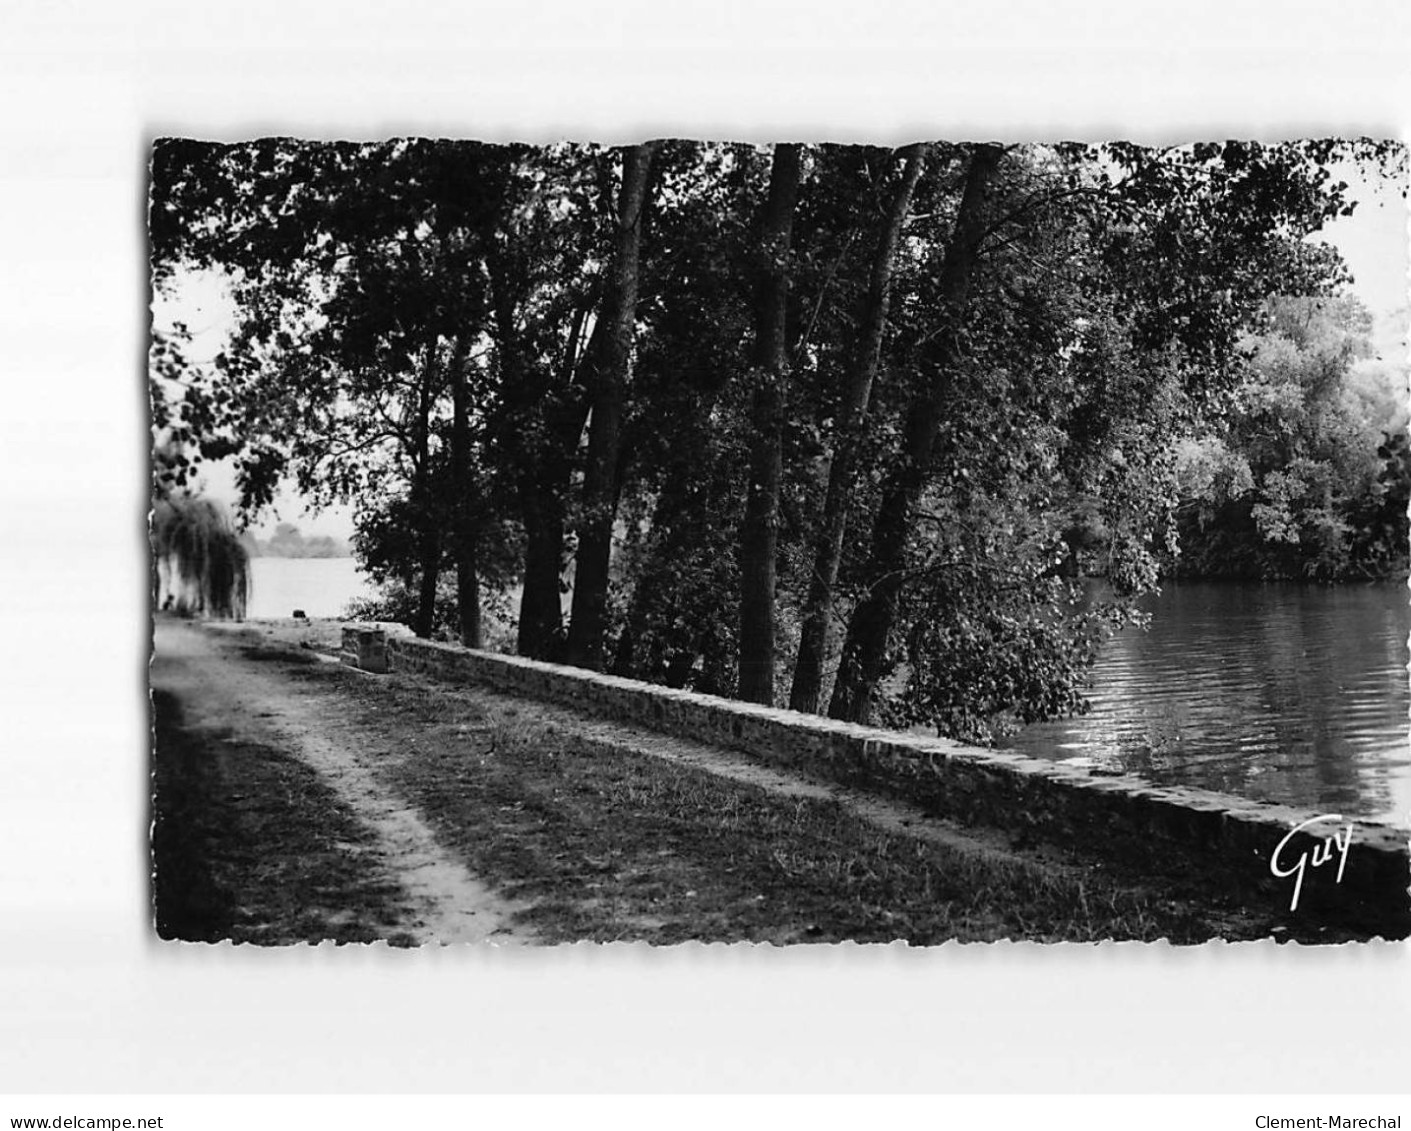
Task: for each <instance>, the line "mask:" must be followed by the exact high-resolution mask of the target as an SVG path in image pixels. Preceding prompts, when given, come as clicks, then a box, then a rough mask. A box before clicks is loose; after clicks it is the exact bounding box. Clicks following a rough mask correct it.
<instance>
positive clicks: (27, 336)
mask: <svg viewBox="0 0 1411 1131" xmlns="http://www.w3.org/2000/svg"><path fill="white" fill-rule="evenodd" d="M1165 7H1166V8H1167V9H1168V13H1169V14H1165V15H1162V16H1159V17H1158V21H1159V22H1155V21H1153V19H1152V17H1151V16H1150V15H1149V14H1144V13H1149V8H1148V7H1145V6H1143V5H1139V4H1133V3H1130V0H1108V2H1106V3H1093V2H1089V3H1085V4H1081V5H1079V4H1072V3H1070V4H1058V3H1054V2H1052V0H1048V2H1043V0H1022V2H1010V3H1002V2H995V3H984V4H978V3H977V4H969V5H945V6H942V5H936V4H934V3H929V2H925V0H917V2H914V3H900V2H895V0H894V2H891V3H887V4H879V3H876V2H873V3H869V4H866V5H863V4H855V3H846V4H844V3H835V4H830V5H821V6H820V5H818V4H802V3H798V4H783V3H768V4H766V3H763V2H761V0H752V2H751V3H748V4H743V3H739V4H726V3H722V2H721V0H714V2H708V3H707V2H702V3H693V4H690V5H683V4H680V3H670V4H668V3H663V2H660V0H631V2H629V3H621V2H619V3H615V4H612V5H605V4H591V3H588V2H586V0H576V2H575V0H552V2H545V0H539V2H531V3H524V2H520V3H517V4H515V5H495V6H494V8H495V10H494V11H481V10H476V9H475V8H474V7H471V6H463V5H451V4H445V3H441V2H434V3H433V2H431V0H425V2H423V3H418V4H398V5H388V4H373V3H367V4H353V5H349V4H346V3H340V4H335V3H332V2H329V3H319V4H315V5H298V4H295V3H292V2H291V0H280V2H278V3H273V2H270V0H257V2H254V3H250V2H247V3H243V4H240V5H194V4H189V3H180V4H178V3H175V2H174V0H160V2H155V0H154V2H151V3H146V4H137V3H112V2H109V3H96V2H95V3H86V4H78V5H68V6H61V5H45V6H41V5H33V4H24V5H21V7H20V11H19V12H18V13H15V12H14V11H9V12H7V15H6V25H7V27H6V32H5V43H4V45H3V46H0V52H8V54H7V55H6V56H5V58H4V65H3V66H0V88H3V90H4V92H5V95H6V97H5V99H4V104H5V110H4V111H3V113H4V115H5V116H4V127H3V128H4V137H3V142H4V145H3V149H0V153H3V155H4V156H3V167H0V216H3V217H4V220H3V223H4V225H5V230H6V244H5V246H3V247H2V248H0V263H3V267H0V281H2V282H0V285H3V292H0V298H3V301H0V326H3V328H4V341H5V347H4V350H5V356H4V359H3V360H4V365H5V367H6V370H7V372H6V378H7V379H6V384H5V389H6V394H7V399H6V403H5V406H4V408H3V410H0V441H3V442H0V459H4V460H5V474H4V476H3V478H0V499H3V502H4V506H3V510H2V511H0V513H3V521H4V535H3V541H0V593H3V594H4V599H5V602H6V604H5V610H6V611H5V618H4V620H5V625H6V629H7V631H6V633H5V635H4V638H3V640H4V642H3V644H0V654H4V655H5V657H6V658H5V668H4V677H3V680H0V704H3V720H2V721H0V722H2V725H0V733H3V740H2V741H3V744H4V746H5V747H6V752H5V757H4V762H3V779H0V781H2V782H3V784H0V838H3V839H0V1003H3V1004H2V1005H0V1094H3V1093H5V1092H12V1091H16V1090H21V1091H78V1090H83V1091H87V1090H108V1091H129V1090H132V1091H145V1092H163V1091H181V1092H200V1091H208V1090H210V1091H219V1090H231V1091H244V1090H250V1091H255V1090H259V1091H265V1090H289V1091H319V1090H357V1091H383V1090H408V1091H452V1090H453V1091H461V1090H482V1089H492V1088H493V1089H510V1090H513V1089H529V1090H553V1091H557V1090H598V1089H613V1090H618V1089H644V1090H665V1089H702V1090H717V1089H718V1090H764V1089H785V1090H793V1089H799V1090H843V1091H846V1090H864V1089H865V1090H889V1091H904V1090H913V1089H925V1090H992V1091H1045V1090H1047V1091H1068V1090H1078V1089H1085V1090H1101V1091H1112V1090H1117V1091H1142V1092H1146V1091H1171V1090H1185V1089H1190V1090H1200V1091H1226V1090H1228V1091H1247V1090H1258V1089H1267V1090H1270V1091H1282V1090H1307V1089H1308V1088H1309V1087H1319V1088H1326V1089H1328V1090H1353V1091H1356V1090H1367V1091H1379V1090H1382V1089H1384V1088H1386V1087H1389V1086H1395V1084H1394V1082H1395V1081H1399V1080H1400V1079H1401V1078H1402V1073H1404V1071H1405V1065H1406V1064H1407V1063H1411V1055H1408V1054H1411V1027H1408V1026H1407V1024H1406V1021H1405V1018H1406V1017H1408V1016H1411V950H1408V948H1406V947H1397V948H1392V947H1381V946H1360V947H1351V948H1324V949H1317V950H1304V951H1298V950H1295V949H1293V948H1282V949H1277V950H1276V949H1273V948H1271V947H1265V946H1259V947H1241V948H1231V947H1227V946H1224V945H1223V944H1215V945H1211V946H1208V947H1203V948H1197V949H1192V950H1171V949H1168V948H1165V947H1141V946H1124V947H1121V948H1112V947H1104V948H1095V947H1049V948H1042V947H1037V946H1020V945H1011V944H1000V945H995V946H973V947H963V948H962V947H956V946H947V947H944V948H937V949H934V950H929V951H923V950H908V949H906V948H904V947H889V948H857V947H849V946H844V947H836V948H828V947H819V948H811V947H810V948H792V949H789V950H787V951H779V950H774V949H771V948H749V947H736V948H723V947H713V948H700V947H683V948H677V949H672V950H663V951H652V950H650V949H648V948H642V947H632V948H628V947H611V948H605V949H604V948H593V947H581V946H580V947H573V948H563V949H559V950H556V951H552V952H548V951H529V952H525V951H514V952H510V951H489V952H484V951H482V952H472V953H450V952H440V951H431V950H428V951H422V952H419V953H414V954H408V953H404V952H398V953H388V952H386V951H384V950H381V949H372V950H368V949H362V948H343V949H341V950H331V949H329V948H322V949H320V950H318V951H313V950H310V949H308V948H299V949H294V950H290V951H286V952H270V951H257V950H254V949H253V948H241V949H238V950H237V949H235V948H230V947H224V948H219V949H207V948H181V947H158V946H156V945H155V944H153V943H152V942H151V941H149V934H148V929H147V926H146V922H145V921H144V918H143V916H142V914H141V913H140V911H139V907H140V904H141V900H142V896H143V893H144V891H145V887H146V880H145V876H144V872H143V869H144V867H145V854H146V837H145V830H144V829H143V828H142V827H141V824H142V823H141V821H139V820H137V819H135V818H134V814H137V813H141V812H143V811H145V807H146V800H145V796H146V783H145V780H144V778H143V765H144V760H145V738H144V726H145V723H144V700H145V673H144V672H143V670H142V666H141V657H142V656H143V654H144V652H145V643H144V641H145V638H146V632H147V628H146V614H147V610H146V600H145V591H146V578H145V572H144V566H143V560H144V559H143V553H144V550H143V545H142V541H141V535H140V522H141V514H142V509H143V506H144V498H145V471H144V468H145V438H144V432H143V426H144V421H143V408H142V403H143V396H144V390H143V386H142V377H141V374H142V365H143V363H142V348H143V347H142V341H143V326H144V318H145V297H144V294H145V270H146V266H145V245H144V242H143V237H142V226H141V225H142V219H143V217H142V210H143V205H142V186H143V178H144V162H145V159H146V153H147V150H148V146H149V143H150V139H151V138H152V137H153V136H156V135H158V134H166V133H183V134H197V135H203V136H212V137H224V138H237V137H247V136H251V135H256V134H264V133H270V132H280V133H297V134H300V135H305V136H324V137H335V136H336V137H344V136H359V137H377V136H385V135H388V134H395V133H420V134H451V135H457V136H476V137H481V138H485V139H489V140H506V139H510V138H523V139H527V140H533V141H546V140H550V139H553V138H558V137H577V138H594V139H599V140H608V141H618V140H627V139H630V138H635V137H645V136H666V135H678V136H682V135H691V136H713V137H730V138H741V139H749V140H760V141H763V140H772V139H775V138H778V137H809V138H813V137H826V138H831V139H838V140H863V139H870V140H878V141H891V142H901V141H904V140H911V139H914V138H917V137H923V136H924V137H1003V138H1015V139H1018V138H1028V137H1034V136H1049V137H1054V136H1062V137H1088V138H1095V139H1096V138H1104V137H1111V136H1119V135H1120V136H1127V137H1133V138H1136V139H1138V140H1146V141H1170V140H1179V139H1185V138H1192V137H1217V136H1222V135H1227V134H1228V135H1240V136H1248V135H1264V136H1275V135H1279V136H1293V135H1308V134H1327V133H1336V134H1347V133H1369V134H1375V135H1387V134H1390V135H1393V136H1395V135H1401V136H1406V131H1407V129H1408V127H1411V94H1408V82H1411V52H1408V51H1406V50H1404V49H1402V50H1401V51H1400V57H1399V58H1398V55H1397V52H1398V48H1399V47H1400V46H1401V45H1405V44H1407V43H1408V18H1409V17H1408V15H1407V13H1406V11H1405V10H1404V8H1405V5H1404V4H1402V3H1400V2H1398V0H1377V2H1375V3H1361V4H1348V5H1343V6H1341V7H1336V8H1334V7H1329V6H1327V5H1325V4H1320V5H1316V6H1315V5H1311V4H1288V3H1274V2H1272V0H1269V2H1263V3H1258V4H1252V3H1244V4H1233V3H1230V2H1229V0H1200V2H1199V3H1181V4H1171V5H1166V6H1165ZM85 553H86V554H87V555H88V556H87V559H86V560H83V555H84V554H85Z"/></svg>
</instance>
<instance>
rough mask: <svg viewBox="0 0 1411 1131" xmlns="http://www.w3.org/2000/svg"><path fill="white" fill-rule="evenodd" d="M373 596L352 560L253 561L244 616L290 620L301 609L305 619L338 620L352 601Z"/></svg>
mask: <svg viewBox="0 0 1411 1131" xmlns="http://www.w3.org/2000/svg"><path fill="white" fill-rule="evenodd" d="M372 594H373V586H372V582H371V581H370V580H369V579H368V577H367V576H366V575H365V574H363V573H360V572H359V570H358V563H357V561H356V560H354V559H353V558H251V559H250V600H249V603H248V604H247V605H246V607H245V615H246V616H247V617H249V618H251V619H252V620H257V619H261V618H264V617H289V616H293V615H294V610H295V609H302V610H303V611H304V615H305V616H310V617H338V616H342V615H343V610H344V608H345V607H346V606H347V604H348V602H349V601H351V600H353V599H354V598H355V597H369V596H371V595H372Z"/></svg>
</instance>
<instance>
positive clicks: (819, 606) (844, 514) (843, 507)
mask: <svg viewBox="0 0 1411 1131" xmlns="http://www.w3.org/2000/svg"><path fill="white" fill-rule="evenodd" d="M929 156H930V147H929V146H926V145H915V146H911V147H910V148H909V149H908V150H906V152H905V153H904V154H899V155H898V157H899V158H901V159H904V161H905V165H904V166H903V168H902V171H901V174H900V177H899V178H898V180H897V183H896V186H895V188H894V189H893V191H892V194H891V199H890V201H889V203H888V206H887V209H886V211H885V213H884V214H883V216H882V217H881V218H880V223H879V225H878V228H877V231H876V236H875V241H874V250H873V253H872V262H871V271H870V274H869V277H868V289H867V295H866V299H865V303H864V306H863V309H862V317H861V326H860V333H859V338H858V342H857V344H856V346H855V347H854V355H853V361H852V364H851V366H850V367H849V371H848V376H847V380H846V384H845V386H844V389H843V392H842V398H843V399H842V404H841V405H840V408H839V414H838V422H837V430H836V436H835V439H834V445H833V453H832V461H831V464H830V466H829V471H828V494H827V500H826V502H825V503H824V506H823V518H822V524H821V527H820V530H819V532H818V537H817V541H816V544H815V547H816V548H815V551H814V565H813V575H812V579H811V581H810V584H809V594H808V601H807V604H806V606H805V615H804V624H803V630H802V634H801V638H800V642H799V652H798V660H797V662H796V664H795V667H794V681H793V687H792V688H791V689H790V692H789V706H790V707H792V708H793V709H794V710H796V711H817V709H818V698H819V693H820V691H821V689H822V682H823V653H824V646H825V642H826V640H827V634H828V625H829V621H830V619H831V618H832V615H833V610H832V604H833V587H834V585H835V583H836V581H837V577H838V564H839V562H840V560H841V558H842V553H843V538H844V536H845V535H846V533H847V526H848V512H849V511H850V509H851V506H852V495H853V491H854V489H855V484H854V482H853V480H854V476H855V474H856V465H857V460H858V456H859V451H860V448H861V446H862V444H863V442H864V440H865V438H866V436H865V428H866V423H867V408H868V402H869V400H870V398H871V396H872V384H873V381H874V380H875V379H876V376H877V369H878V366H879V365H880V363H881V358H882V345H883V339H884V336H885V334H886V329H887V312H888V309H889V307H890V305H891V291H892V270H893V260H894V259H895V256H896V251H897V243H898V241H899V240H900V239H901V230H902V225H903V224H904V223H905V221H906V215H907V211H908V209H909V208H910V207H911V197H912V194H913V193H914V192H915V191H916V185H917V182H918V181H919V180H920V179H921V173H922V171H923V170H924V169H925V167H926V161H927V159H928V157H929Z"/></svg>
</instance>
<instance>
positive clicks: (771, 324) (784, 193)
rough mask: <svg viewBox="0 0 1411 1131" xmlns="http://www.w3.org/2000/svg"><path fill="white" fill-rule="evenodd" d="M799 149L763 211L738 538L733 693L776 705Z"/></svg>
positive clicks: (777, 177)
mask: <svg viewBox="0 0 1411 1131" xmlns="http://www.w3.org/2000/svg"><path fill="white" fill-rule="evenodd" d="M802 152H803V149H802V146H799V145H776V146H775V147H774V163H773V168H772V169H771V171H770V175H769V200H768V202H767V203H766V205H765V210H764V225H763V232H762V240H761V243H762V253H763V257H764V268H763V272H762V278H761V280H760V286H759V296H758V300H757V305H756V310H755V342H754V367H755V370H756V373H755V380H756V382H757V384H756V385H755V391H754V405H753V409H754V411H753V417H754V435H753V436H752V438H751V444H750V481H749V494H748V496H747V498H746V501H745V519H744V524H743V526H742V529H741V533H740V655H739V679H738V687H739V696H740V698H741V699H744V700H746V701H747V702H751V703H765V704H768V705H769V706H771V707H772V706H773V705H774V590H775V580H776V578H775V558H776V557H777V554H778V535H779V484H780V481H781V480H782V479H783V476H784V464H783V449H782V446H781V439H780V437H781V430H782V419H781V418H782V416H783V407H784V403H783V402H784V390H783V382H784V373H785V369H786V367H787V363H788V358H787V356H786V347H785V312H786V307H787V302H788V297H789V266H788V255H789V245H790V242H791V238H792V235H793V225H794V205H795V203H796V201H797V199H798V189H799V167H800V163H801V156H802Z"/></svg>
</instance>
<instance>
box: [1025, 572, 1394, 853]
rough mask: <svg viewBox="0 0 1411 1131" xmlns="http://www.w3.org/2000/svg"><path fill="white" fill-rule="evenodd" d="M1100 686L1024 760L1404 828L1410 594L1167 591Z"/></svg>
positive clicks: (1106, 652) (1346, 589)
mask: <svg viewBox="0 0 1411 1131" xmlns="http://www.w3.org/2000/svg"><path fill="white" fill-rule="evenodd" d="M1143 608H1144V609H1145V610H1146V611H1148V612H1150V613H1151V614H1152V618H1151V627H1150V629H1149V630H1148V631H1146V632H1142V631H1139V630H1136V629H1126V630H1124V631H1123V632H1121V633H1119V634H1118V635H1117V636H1116V637H1114V638H1113V639H1112V640H1110V641H1109V642H1108V643H1107V645H1106V646H1105V647H1104V649H1103V652H1102V654H1101V656H1100V657H1099V659H1098V663H1097V667H1096V669H1095V671H1094V687H1093V690H1092V692H1091V695H1090V699H1091V702H1092V712H1091V713H1090V714H1088V715H1085V716H1083V717H1081V718H1077V719H1070V720H1066V721H1059V722H1052V723H1043V724H1040V725H1037V726H1031V727H1028V728H1026V729H1025V730H1023V731H1021V732H1020V733H1019V735H1017V736H1016V737H1015V738H1014V739H1012V740H1011V741H1010V743H1009V745H1010V746H1011V747H1012V748H1013V749H1015V750H1018V751H1021V752H1022V753H1025V754H1029V755H1032V756H1034V757H1039V758H1049V759H1056V760H1066V759H1076V760H1078V764H1079V765H1083V764H1088V765H1096V766H1099V767H1103V768H1107V769H1113V770H1122V771H1126V772H1130V773H1134V774H1137V775H1139V776H1141V777H1143V778H1146V779H1147V780H1149V781H1153V782H1156V783H1159V784H1172V785H1190V786H1199V787H1202V788H1205V789H1213V790H1218V791H1220V792H1223V793H1233V794H1236V795H1238V796H1241V797H1248V798H1253V799H1257V800H1263V801H1273V802H1279V803H1282V804H1286V805H1293V806H1296V807H1298V808H1304V809H1309V808H1311V809H1315V810H1318V811H1319V812H1326V813H1340V814H1342V815H1343V816H1344V817H1346V818H1358V817H1360V818H1362V819H1364V820H1384V821H1390V822H1392V823H1394V824H1397V825H1401V826H1406V825H1411V745H1409V744H1408V739H1407V734H1408V729H1407V728H1408V723H1407V713H1408V710H1411V690H1408V682H1407V663H1408V658H1411V657H1408V648H1407V636H1408V633H1411V607H1409V606H1408V597H1407V590H1406V588H1405V587H1404V586H1401V585H1395V584H1385V585H1345V586H1338V587H1335V588H1316V587H1311V586H1298V585H1274V584H1271V585H1237V584H1225V585H1221V584H1182V585H1177V584H1169V585H1167V586H1166V587H1165V589H1164V591H1163V592H1162V593H1161V594H1160V595H1159V596H1155V597H1150V598H1147V599H1146V600H1145V601H1144V602H1143Z"/></svg>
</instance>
